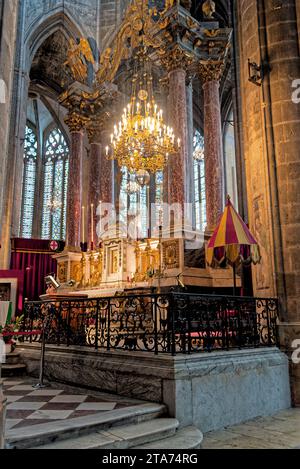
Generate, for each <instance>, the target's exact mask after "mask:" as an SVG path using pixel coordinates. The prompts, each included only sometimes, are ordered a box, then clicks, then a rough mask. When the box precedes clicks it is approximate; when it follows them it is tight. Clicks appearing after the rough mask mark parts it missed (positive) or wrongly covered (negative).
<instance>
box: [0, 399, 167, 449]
mask: <svg viewBox="0 0 300 469" xmlns="http://www.w3.org/2000/svg"><path fill="white" fill-rule="evenodd" d="M165 414H166V407H165V406H164V405H160V404H155V403H145V404H140V405H135V406H132V407H125V408H123V409H117V410H112V411H108V412H101V413H100V412H99V413H96V414H92V415H87V416H85V417H77V418H73V419H66V420H56V421H53V422H47V423H41V424H36V425H31V426H28V427H21V428H15V429H14V428H12V429H11V430H8V431H7V432H6V448H7V449H22V448H30V447H35V446H41V445H46V444H49V443H53V442H55V441H61V440H67V439H68V438H75V437H76V438H77V437H79V436H83V435H87V434H90V433H94V432H96V431H105V430H109V429H111V428H112V427H115V426H118V427H121V426H123V425H129V424H138V423H141V422H145V421H148V420H153V419H156V418H157V417H161V416H163V415H165Z"/></svg>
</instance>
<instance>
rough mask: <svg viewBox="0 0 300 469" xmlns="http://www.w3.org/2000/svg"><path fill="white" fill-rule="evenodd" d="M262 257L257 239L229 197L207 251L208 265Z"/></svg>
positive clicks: (256, 260)
mask: <svg viewBox="0 0 300 469" xmlns="http://www.w3.org/2000/svg"><path fill="white" fill-rule="evenodd" d="M260 259H261V257H260V252H259V246H258V244H257V241H256V240H255V238H254V237H253V235H252V234H251V233H250V231H249V229H248V227H247V225H246V224H245V222H244V221H243V220H242V218H241V217H240V215H239V214H238V213H237V211H236V210H235V209H234V207H233V205H232V203H231V200H230V197H229V196H228V197H227V204H226V207H225V211H224V213H223V215H222V217H221V220H220V222H219V225H218V226H217V228H216V230H215V231H214V234H213V235H212V237H211V239H210V241H209V243H208V246H207V252H206V260H207V263H208V265H210V266H212V265H214V264H215V263H217V264H221V263H223V262H224V261H227V262H228V263H229V264H230V265H232V266H233V267H234V280H235V267H236V266H237V265H238V264H239V263H240V262H243V263H250V262H253V264H257V263H259V261H260Z"/></svg>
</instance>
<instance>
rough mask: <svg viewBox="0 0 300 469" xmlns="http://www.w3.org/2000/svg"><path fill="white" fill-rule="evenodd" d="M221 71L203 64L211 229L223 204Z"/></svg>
mask: <svg viewBox="0 0 300 469" xmlns="http://www.w3.org/2000/svg"><path fill="white" fill-rule="evenodd" d="M220 72H221V71H220V68H219V67H216V68H215V67H209V66H205V65H203V66H200V78H201V80H202V81H203V99H204V151H205V153H204V157H205V184H206V214H207V232H208V233H211V232H212V231H213V230H214V229H215V228H216V226H217V223H218V220H219V217H220V215H221V213H222V210H223V204H224V182H223V180H224V177H223V163H222V162H223V139H222V127H221V106H220V95H219V86H220V82H219V77H220Z"/></svg>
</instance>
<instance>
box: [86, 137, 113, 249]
mask: <svg viewBox="0 0 300 469" xmlns="http://www.w3.org/2000/svg"><path fill="white" fill-rule="evenodd" d="M89 138H90V177H89V207H88V210H89V215H88V220H89V223H88V230H89V231H88V239H89V241H91V204H93V205H94V212H93V213H94V218H93V234H94V247H96V246H97V244H98V236H97V233H96V228H97V223H98V221H99V218H98V215H97V208H98V206H99V203H100V201H101V203H102V204H111V203H112V200H113V181H112V173H113V172H112V164H113V163H112V161H110V160H108V159H107V158H106V155H105V146H106V145H107V144H108V143H109V140H108V139H109V133H108V132H106V131H102V132H100V131H99V130H98V132H94V131H93V130H90V131H89ZM89 247H90V246H89Z"/></svg>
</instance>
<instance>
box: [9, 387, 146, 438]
mask: <svg viewBox="0 0 300 469" xmlns="http://www.w3.org/2000/svg"><path fill="white" fill-rule="evenodd" d="M3 390H4V395H5V396H6V397H7V411H6V430H10V429H12V428H20V427H27V426H29V425H35V424H39V423H47V422H49V421H54V420H64V419H70V418H75V417H83V416H87V415H91V414H95V413H99V412H107V411H111V410H116V409H121V408H124V407H128V406H132V405H134V404H138V403H139V402H138V401H133V400H128V402H126V400H124V399H119V398H118V397H117V396H110V395H108V396H110V397H108V399H105V398H106V396H103V394H101V393H98V394H99V395H97V394H93V393H91V394H80V393H78V394H77V393H76V391H75V392H74V391H73V390H72V391H70V390H69V389H67V390H66V389H63V388H62V387H61V388H60V386H58V387H57V388H53V387H46V388H43V389H34V387H33V384H32V382H30V381H28V380H26V381H22V380H21V379H19V380H17V379H14V380H12V379H10V378H6V379H3ZM114 398H115V400H110V399H114Z"/></svg>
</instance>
